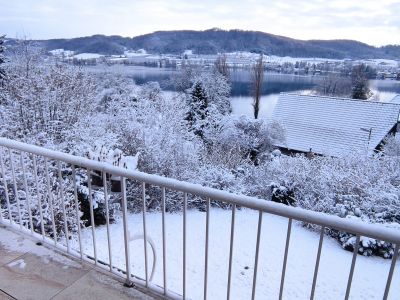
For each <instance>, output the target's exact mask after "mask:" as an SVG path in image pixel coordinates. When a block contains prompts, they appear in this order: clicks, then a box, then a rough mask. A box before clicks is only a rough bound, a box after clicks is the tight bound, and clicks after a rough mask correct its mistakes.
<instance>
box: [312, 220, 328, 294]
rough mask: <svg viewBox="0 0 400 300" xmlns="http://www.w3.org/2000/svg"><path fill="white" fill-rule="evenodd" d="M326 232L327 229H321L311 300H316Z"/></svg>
mask: <svg viewBox="0 0 400 300" xmlns="http://www.w3.org/2000/svg"><path fill="white" fill-rule="evenodd" d="M324 232H325V227H324V226H322V227H321V232H320V235H319V244H318V252H317V259H316V262H315V268H314V277H313V282H312V287H311V296H310V300H313V299H314V294H315V287H316V284H317V277H318V269H319V262H320V259H321V251H322V242H323V240H324Z"/></svg>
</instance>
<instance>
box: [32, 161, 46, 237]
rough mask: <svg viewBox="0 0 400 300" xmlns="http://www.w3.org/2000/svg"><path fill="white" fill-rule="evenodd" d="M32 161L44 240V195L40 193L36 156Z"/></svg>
mask: <svg viewBox="0 0 400 300" xmlns="http://www.w3.org/2000/svg"><path fill="white" fill-rule="evenodd" d="M32 159H33V173H34V177H35V187H36V195H37V197H38V206H39V215H40V230H41V233H42V237H43V239H44V237H45V232H44V222H43V211H42V210H43V207H42V199H41V198H42V195H41V194H40V191H39V180H38V174H37V172H38V169H37V163H36V155H34V154H33V155H32Z"/></svg>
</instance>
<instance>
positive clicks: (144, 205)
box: [142, 182, 149, 287]
mask: <svg viewBox="0 0 400 300" xmlns="http://www.w3.org/2000/svg"><path fill="white" fill-rule="evenodd" d="M142 205H143V206H142V208H143V241H144V245H143V246H144V271H145V273H146V274H145V279H146V287H149V272H148V266H147V231H146V183H145V182H143V183H142Z"/></svg>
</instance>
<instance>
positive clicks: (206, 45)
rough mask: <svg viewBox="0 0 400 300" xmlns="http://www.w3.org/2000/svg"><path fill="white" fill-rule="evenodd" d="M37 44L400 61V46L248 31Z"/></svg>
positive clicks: (105, 51) (102, 49)
mask: <svg viewBox="0 0 400 300" xmlns="http://www.w3.org/2000/svg"><path fill="white" fill-rule="evenodd" d="M37 42H39V43H40V44H42V45H43V46H44V47H45V48H46V49H48V50H53V49H59V48H63V49H65V50H73V51H76V52H77V53H84V52H92V53H93V52H94V53H100V54H121V53H123V51H124V49H133V50H137V49H145V50H146V51H148V52H150V53H169V54H181V53H182V52H183V51H184V50H186V49H191V50H193V52H194V53H197V54H215V53H222V52H233V51H249V52H256V53H265V54H268V55H277V56H292V57H321V58H338V59H343V58H353V59H354V58H356V59H357V58H388V59H400V45H388V46H383V47H374V46H370V45H367V44H364V43H361V42H357V41H353V40H308V41H303V40H296V39H292V38H288V37H284V36H278V35H273V34H269V33H264V32H260V31H244V30H229V31H226V30H220V29H210V30H204V31H194V30H178V31H157V32H153V33H150V34H145V35H141V36H137V37H133V38H126V37H121V36H104V35H94V36H90V37H80V38H73V39H51V40H40V41H37Z"/></svg>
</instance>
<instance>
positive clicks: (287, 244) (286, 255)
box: [279, 218, 292, 300]
mask: <svg viewBox="0 0 400 300" xmlns="http://www.w3.org/2000/svg"><path fill="white" fill-rule="evenodd" d="M291 231H292V219H290V218H289V221H288V228H287V235H286V246H285V256H284V258H283V266H282V277H281V286H280V289H279V300H282V297H283V287H284V284H285V275H286V264H287V257H288V253H289V243H290V232H291Z"/></svg>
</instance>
